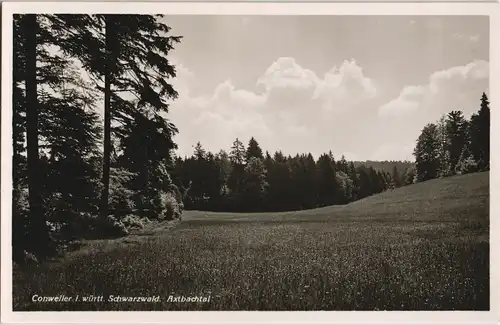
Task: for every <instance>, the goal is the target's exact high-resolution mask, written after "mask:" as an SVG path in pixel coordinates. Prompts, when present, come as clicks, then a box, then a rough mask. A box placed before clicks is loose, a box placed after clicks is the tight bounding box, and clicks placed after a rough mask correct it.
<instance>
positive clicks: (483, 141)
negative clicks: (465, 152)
mask: <svg viewBox="0 0 500 325" xmlns="http://www.w3.org/2000/svg"><path fill="white" fill-rule="evenodd" d="M489 104H490V103H489V100H488V96H486V94H485V93H483V95H482V97H481V108H480V109H479V111H478V112H477V113H476V114H473V115H472V116H471V120H470V128H469V133H470V142H471V143H470V144H471V148H470V150H471V152H472V155H473V157H474V160H475V161H476V162H477V164H478V169H479V170H489V165H490V107H489Z"/></svg>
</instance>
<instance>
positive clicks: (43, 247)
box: [25, 14, 50, 257]
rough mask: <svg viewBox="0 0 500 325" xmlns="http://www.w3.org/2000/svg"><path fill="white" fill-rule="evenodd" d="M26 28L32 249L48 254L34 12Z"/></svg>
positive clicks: (36, 27)
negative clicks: (40, 148)
mask: <svg viewBox="0 0 500 325" xmlns="http://www.w3.org/2000/svg"><path fill="white" fill-rule="evenodd" d="M25 19H26V20H25V23H26V25H25V31H26V44H25V45H26V48H25V51H26V53H25V54H26V104H27V105H26V124H27V125H26V137H27V138H26V141H27V156H28V157H27V163H28V175H27V176H28V193H29V197H28V202H29V208H30V209H29V219H30V234H29V238H30V239H31V240H30V243H29V244H28V247H27V248H28V249H29V250H31V251H33V253H35V255H37V256H38V257H44V255H45V254H46V253H47V251H48V248H49V244H50V240H49V234H48V227H47V223H46V220H45V214H44V211H43V205H42V198H41V186H40V185H41V180H40V175H41V172H40V164H39V154H38V106H39V105H38V97H37V79H36V48H37V32H38V28H39V26H38V22H37V17H36V15H34V14H29V15H26V17H25Z"/></svg>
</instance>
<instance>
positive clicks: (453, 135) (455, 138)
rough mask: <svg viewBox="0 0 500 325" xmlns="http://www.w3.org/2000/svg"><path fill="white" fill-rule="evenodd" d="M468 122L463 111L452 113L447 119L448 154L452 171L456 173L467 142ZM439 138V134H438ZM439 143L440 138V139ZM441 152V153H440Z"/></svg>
mask: <svg viewBox="0 0 500 325" xmlns="http://www.w3.org/2000/svg"><path fill="white" fill-rule="evenodd" d="M467 127H468V125H467V120H466V119H465V118H464V116H463V113H462V112H461V111H452V112H450V113H449V114H448V116H447V119H446V135H447V138H448V139H447V140H448V141H447V143H446V144H447V152H448V153H449V157H450V170H451V171H452V172H454V171H455V167H456V165H457V164H458V161H459V159H460V155H461V154H462V150H463V148H464V146H465V144H466V141H467V138H466V137H467ZM438 136H439V133H438ZM438 141H439V138H438ZM438 152H439V151H438Z"/></svg>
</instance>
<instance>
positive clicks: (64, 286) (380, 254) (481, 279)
mask: <svg viewBox="0 0 500 325" xmlns="http://www.w3.org/2000/svg"><path fill="white" fill-rule="evenodd" d="M13 291H14V293H13V300H14V310H489V174H488V173H477V174H469V175H463V176H455V177H450V178H445V179H438V180H431V181H428V182H423V183H419V184H414V185H411V186H408V187H404V188H400V189H396V190H393V191H388V192H384V193H382V194H379V195H375V196H372V197H369V198H365V199H363V200H360V201H356V202H353V203H351V204H348V205H346V206H337V207H326V208H320V209H314V210H307V211H295V212H287V213H255V214H252V213H248V214H233V213H211V212H200V211H187V212H185V213H184V215H183V220H182V222H180V223H169V224H162V225H159V226H157V227H155V228H151V229H145V230H144V231H143V232H141V233H138V234H134V235H131V236H128V237H125V238H121V239H118V240H107V241H93V242H89V243H86V245H85V246H84V247H82V248H81V249H80V250H79V251H75V252H73V253H71V254H68V255H67V256H66V257H65V258H64V259H62V260H59V261H57V262H53V263H48V264H45V265H42V266H40V267H38V268H36V269H33V270H29V271H25V270H23V271H21V270H17V269H16V270H15V272H14V278H13ZM34 294H38V295H42V296H43V295H45V296H53V295H60V294H65V295H67V296H76V295H77V294H78V295H80V296H83V295H91V294H93V295H104V296H105V297H106V296H108V295H124V296H148V295H152V296H155V295H159V296H160V297H161V301H160V302H157V303H137V302H135V303H113V302H106V301H104V302H100V303H99V302H95V303H81V302H80V303H74V302H70V303H34V302H32V301H31V297H32V295H34ZM169 295H175V296H182V295H184V296H195V295H205V296H208V295H210V296H211V298H210V302H205V303H202V302H200V303H177V302H168V301H167V298H168V296H169Z"/></svg>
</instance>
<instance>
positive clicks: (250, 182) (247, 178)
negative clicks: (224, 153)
mask: <svg viewBox="0 0 500 325" xmlns="http://www.w3.org/2000/svg"><path fill="white" fill-rule="evenodd" d="M243 187H244V189H243V199H244V202H245V205H246V207H245V208H246V210H247V211H261V210H262V208H263V206H262V205H263V203H264V196H265V193H266V188H267V182H266V169H265V166H264V163H263V162H262V160H260V159H259V158H256V157H251V158H250V160H249V161H248V162H247V164H246V166H245V174H244V182H243Z"/></svg>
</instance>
